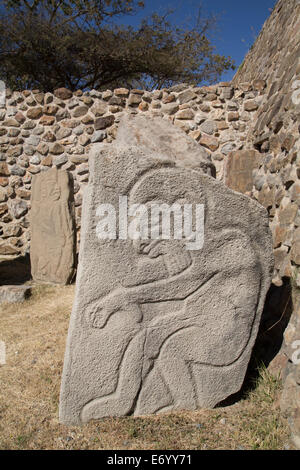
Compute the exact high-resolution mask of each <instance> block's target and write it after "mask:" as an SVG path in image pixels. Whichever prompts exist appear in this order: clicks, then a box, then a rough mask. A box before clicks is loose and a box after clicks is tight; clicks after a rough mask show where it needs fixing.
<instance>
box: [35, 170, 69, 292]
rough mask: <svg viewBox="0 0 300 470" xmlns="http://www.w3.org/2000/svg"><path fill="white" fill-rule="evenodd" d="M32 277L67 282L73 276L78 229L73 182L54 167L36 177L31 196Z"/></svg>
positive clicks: (64, 172)
mask: <svg viewBox="0 0 300 470" xmlns="http://www.w3.org/2000/svg"><path fill="white" fill-rule="evenodd" d="M30 228H31V246H30V260H31V273H32V277H33V279H34V280H35V281H37V282H53V283H58V284H67V283H68V282H70V281H71V279H72V278H73V276H74V269H75V251H74V250H75V236H76V235H75V230H74V208H73V192H72V181H71V180H70V175H69V174H68V173H67V172H66V171H59V170H57V168H52V169H51V170H48V171H46V172H43V173H41V174H39V175H36V176H34V178H33V183H32V197H31V216H30Z"/></svg>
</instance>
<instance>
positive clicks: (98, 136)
mask: <svg viewBox="0 0 300 470" xmlns="http://www.w3.org/2000/svg"><path fill="white" fill-rule="evenodd" d="M105 137H106V132H104V131H96V132H94V134H93V135H92V137H91V143H92V144H94V143H95V142H102V140H103V139H105Z"/></svg>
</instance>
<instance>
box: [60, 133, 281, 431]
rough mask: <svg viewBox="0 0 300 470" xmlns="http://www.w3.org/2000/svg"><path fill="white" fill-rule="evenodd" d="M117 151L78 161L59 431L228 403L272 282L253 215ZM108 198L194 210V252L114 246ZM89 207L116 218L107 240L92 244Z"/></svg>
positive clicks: (160, 164)
mask: <svg viewBox="0 0 300 470" xmlns="http://www.w3.org/2000/svg"><path fill="white" fill-rule="evenodd" d="M128 132H129V130H128ZM122 139H123V138H122V137H119V138H117V142H116V144H113V145H101V144H100V146H99V145H98V146H97V148H96V149H95V151H94V153H93V155H91V157H90V181H89V184H88V187H87V189H86V193H85V195H84V203H83V204H84V205H83V224H82V239H81V245H80V254H79V269H78V275H77V286H76V296H75V302H74V306H73V311H72V315H71V320H70V328H69V335H68V340H67V347H66V356H65V364H64V371H63V379H62V387H61V397H60V420H61V422H62V423H66V424H80V423H84V422H87V421H89V420H91V419H99V418H102V417H104V416H122V415H128V414H134V415H145V414H150V413H157V412H161V411H167V410H175V409H196V408H199V407H213V406H215V405H216V404H217V403H218V402H220V401H222V400H223V399H225V398H226V397H228V396H229V395H231V394H233V393H235V392H237V391H238V390H239V389H240V387H241V385H242V383H243V380H244V376H245V372H246V369H247V365H248V362H249V359H250V355H251V351H252V348H253V345H254V342H255V338H256V335H257V330H258V326H259V322H260V316H261V312H262V308H263V304H264V300H265V295H266V292H267V290H268V288H269V285H270V281H271V274H272V271H273V257H272V240H271V234H270V231H269V227H268V218H267V213H266V211H265V209H264V208H263V207H262V206H260V205H259V204H258V203H256V202H255V201H253V200H251V199H250V198H248V197H247V196H244V195H242V194H238V193H235V192H233V191H232V190H230V189H229V188H227V187H226V186H224V185H223V184H222V183H220V182H218V181H216V180H215V179H214V178H212V177H211V176H208V175H206V174H204V173H203V172H202V171H201V170H199V169H197V170H195V169H194V168H192V167H190V168H184V167H183V166H182V165H178V161H177V160H176V158H168V156H164V155H162V154H158V153H156V152H154V151H153V150H148V149H147V148H146V147H145V146H143V145H137V141H136V140H135V139H134V138H133V139H132V145H131V146H130V145H129V144H128V145H127V146H124V145H120V142H121V143H122V142H123V140H122ZM153 145H154V144H153ZM120 196H122V197H125V196H126V197H127V198H128V207H131V206H132V205H133V204H145V205H149V204H152V203H154V202H157V201H159V202H160V203H162V202H163V203H166V204H169V205H171V204H173V203H176V202H177V203H180V204H198V205H203V207H204V213H205V218H204V245H203V246H202V248H201V249H198V250H187V245H185V242H186V240H182V239H181V240H180V239H178V240H177V239H170V240H159V241H157V240H155V241H154V240H151V239H149V240H144V241H143V242H142V241H141V240H131V239H125V237H123V235H124V232H123V235H122V236H121V235H120V234H122V232H121V231H120V228H122V229H124V226H123V225H122V224H124V221H121V219H120V213H121V209H120V207H121V206H119V202H120V199H119V198H120ZM100 204H110V205H111V206H107V207H115V208H116V221H117V223H116V226H117V227H118V229H119V230H118V233H117V236H116V238H115V239H111V238H108V239H106V240H105V239H103V238H101V239H100V238H99V236H98V235H99V231H97V230H98V229H99V225H98V224H99V206H100ZM121 225H122V227H120V226H121ZM123 238H124V239H123Z"/></svg>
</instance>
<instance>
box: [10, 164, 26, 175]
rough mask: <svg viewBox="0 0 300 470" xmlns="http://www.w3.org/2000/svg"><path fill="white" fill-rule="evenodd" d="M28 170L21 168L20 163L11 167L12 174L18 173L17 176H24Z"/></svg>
mask: <svg viewBox="0 0 300 470" xmlns="http://www.w3.org/2000/svg"><path fill="white" fill-rule="evenodd" d="M25 173H26V171H25V170H24V168H21V167H20V166H19V165H12V166H11V167H10V174H11V175H17V176H24V175H25Z"/></svg>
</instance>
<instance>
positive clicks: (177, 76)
mask: <svg viewBox="0 0 300 470" xmlns="http://www.w3.org/2000/svg"><path fill="white" fill-rule="evenodd" d="M4 4H5V7H6V10H5V11H4V12H3V14H2V16H1V17H0V57H1V61H0V78H1V79H2V80H4V81H5V82H6V83H7V85H8V86H10V87H11V88H13V89H22V88H39V89H42V90H44V91H53V89H55V88H58V87H60V86H66V87H67V88H69V89H71V90H75V89H77V88H81V89H90V88H95V89H103V88H107V87H110V88H112V87H115V86H128V87H141V88H148V89H152V88H162V87H165V86H171V85H173V84H176V83H180V82H186V83H192V84H199V83H201V82H202V81H207V82H213V81H216V80H217V79H218V78H219V77H220V75H221V74H222V72H223V71H224V70H228V69H229V68H234V66H233V62H232V60H231V58H230V57H224V56H221V55H218V54H216V53H215V50H214V47H213V46H212V44H211V42H210V40H209V39H208V33H209V32H210V31H211V30H212V29H213V28H214V24H215V23H214V19H213V18H202V17H201V15H198V16H197V19H196V22H195V25H194V27H192V28H190V29H184V28H179V27H174V26H173V25H172V24H171V23H170V22H169V21H168V14H166V15H164V16H159V15H158V14H154V15H152V17H151V18H147V19H144V20H142V21H141V24H140V25H139V27H138V28H132V27H130V26H122V25H120V24H119V22H118V23H116V21H114V18H115V20H116V18H118V17H120V16H124V15H133V14H135V13H136V12H137V11H139V10H140V9H142V8H143V6H144V3H143V2H141V1H137V0H60V1H59V0H31V1H30V0H20V1H17V0H6V1H5V2H4Z"/></svg>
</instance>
